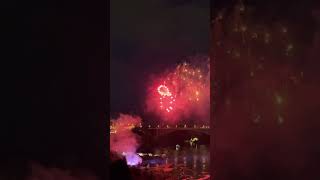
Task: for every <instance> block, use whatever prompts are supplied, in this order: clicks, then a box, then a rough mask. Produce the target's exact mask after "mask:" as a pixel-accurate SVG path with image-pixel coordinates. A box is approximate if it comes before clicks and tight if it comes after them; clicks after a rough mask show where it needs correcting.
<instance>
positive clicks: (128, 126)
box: [110, 124, 210, 133]
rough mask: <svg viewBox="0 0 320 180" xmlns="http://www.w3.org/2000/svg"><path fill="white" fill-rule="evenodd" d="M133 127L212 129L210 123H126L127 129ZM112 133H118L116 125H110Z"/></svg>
mask: <svg viewBox="0 0 320 180" xmlns="http://www.w3.org/2000/svg"><path fill="white" fill-rule="evenodd" d="M133 128H143V129H210V126H208V125H193V126H190V125H189V126H188V125H187V124H184V125H168V124H167V125H164V126H163V125H159V124H158V125H155V126H152V125H150V124H149V125H147V126H143V125H142V124H139V125H138V126H134V125H133V124H128V125H126V129H133ZM110 133H117V129H116V128H115V126H113V125H110Z"/></svg>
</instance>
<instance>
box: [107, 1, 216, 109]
mask: <svg viewBox="0 0 320 180" xmlns="http://www.w3.org/2000/svg"><path fill="white" fill-rule="evenodd" d="M110 16H111V19H110V28H111V29H110V30H111V33H110V39H111V40H110V48H111V58H110V76H111V77H110V78H111V79H110V98H111V101H110V105H111V107H110V112H111V115H116V114H117V113H120V112H122V113H134V114H138V115H142V113H143V108H144V100H145V99H144V98H145V95H146V88H147V85H148V81H149V80H150V77H151V75H152V74H157V73H161V72H163V70H164V69H166V68H167V67H172V66H175V65H176V64H177V63H178V62H181V60H182V59H183V58H184V57H188V56H193V55H197V54H202V55H208V51H209V48H208V47H209V21H210V19H209V1H208V0H200V1H191V0H188V1H186V0H184V1H183V0H182V1H181V0H176V1H161V0H152V1H149V0H142V1H138V2H137V1H125V0H112V1H111V13H110Z"/></svg>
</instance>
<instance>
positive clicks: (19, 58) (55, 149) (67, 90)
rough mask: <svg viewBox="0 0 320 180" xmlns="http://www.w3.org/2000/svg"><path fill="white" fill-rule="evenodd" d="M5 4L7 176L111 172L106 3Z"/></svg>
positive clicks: (3, 114)
mask: <svg viewBox="0 0 320 180" xmlns="http://www.w3.org/2000/svg"><path fill="white" fill-rule="evenodd" d="M3 3H4V4H3V5H2V6H1V14H2V16H1V17H3V19H2V20H3V21H1V22H2V25H1V26H2V31H3V32H2V33H1V39H2V40H1V44H2V45H3V49H2V50H1V97H2V98H1V99H2V100H1V102H2V110H1V126H0V134H1V135H0V138H1V150H0V155H1V161H0V165H1V172H0V173H1V177H2V174H3V173H11V175H13V176H15V177H16V178H17V179H22V177H23V176H24V175H26V174H25V173H28V171H27V170H28V168H29V167H28V162H30V161H35V162H39V163H41V164H43V165H45V166H46V165H48V166H56V167H62V166H69V167H70V168H71V167H72V168H75V167H83V168H87V169H93V170H98V169H99V168H105V166H104V162H106V159H105V158H106V156H105V152H104V151H105V149H107V148H106V147H105V146H106V144H107V142H106V138H105V134H106V133H105V132H106V126H105V112H106V109H107V107H106V104H107V103H106V102H107V98H106V97H107V93H106V91H107V89H108V88H107V87H106V86H107V78H106V70H107V69H106V65H107V64H106V62H107V61H106V59H107V55H106V52H107V33H106V32H107V24H106V23H107V9H106V6H107V4H106V2H105V1H103V2H102V1H101V2H98V1H93V2H90V3H88V2H85V1H68V2H66V1H28V2H26V1H25V2H24V1H22V2H18V1H12V2H11V1H10V2H3ZM2 167H5V168H6V169H3V168H2ZM104 171H105V170H104ZM11 179H12V178H11Z"/></svg>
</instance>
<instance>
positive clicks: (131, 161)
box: [110, 114, 142, 165]
mask: <svg viewBox="0 0 320 180" xmlns="http://www.w3.org/2000/svg"><path fill="white" fill-rule="evenodd" d="M140 123H141V118H140V117H138V116H131V115H126V114H120V116H119V117H118V118H117V119H111V124H112V127H111V128H112V130H113V131H112V132H113V133H111V134H110V150H111V151H112V152H115V153H117V154H118V155H119V156H124V157H125V158H126V161H127V164H128V165H137V164H139V163H141V162H142V159H141V158H140V156H138V155H137V154H136V150H137V148H138V146H139V142H138V138H139V137H138V136H137V135H136V134H134V133H133V132H132V128H134V127H135V126H137V125H138V124H140Z"/></svg>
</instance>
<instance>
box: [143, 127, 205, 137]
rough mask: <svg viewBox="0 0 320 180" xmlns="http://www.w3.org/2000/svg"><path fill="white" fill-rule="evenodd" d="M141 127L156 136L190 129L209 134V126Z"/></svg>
mask: <svg viewBox="0 0 320 180" xmlns="http://www.w3.org/2000/svg"><path fill="white" fill-rule="evenodd" d="M140 128H141V129H143V130H144V131H149V132H150V133H151V134H152V135H154V136H156V137H158V136H163V135H166V134H170V133H172V132H176V131H191V132H197V133H203V134H206V135H210V126H204V125H203V126H193V127H187V126H183V127H179V126H173V127H170V126H165V127H160V126H157V127H151V126H148V127H146V128H143V127H140Z"/></svg>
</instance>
